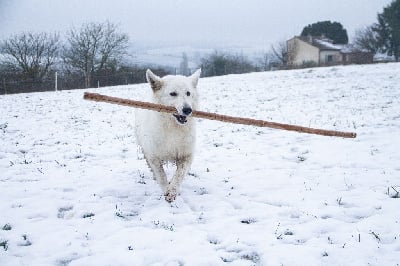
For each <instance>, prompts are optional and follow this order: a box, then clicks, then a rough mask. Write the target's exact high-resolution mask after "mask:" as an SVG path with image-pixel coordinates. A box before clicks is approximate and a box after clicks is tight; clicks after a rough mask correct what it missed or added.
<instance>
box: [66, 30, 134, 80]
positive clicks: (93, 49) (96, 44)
mask: <svg viewBox="0 0 400 266" xmlns="http://www.w3.org/2000/svg"><path fill="white" fill-rule="evenodd" d="M67 40H68V44H67V46H66V47H65V48H64V53H63V59H64V62H65V63H66V64H67V65H68V66H71V67H72V68H73V69H76V70H79V71H82V72H83V74H84V75H85V86H86V87H90V86H91V84H92V78H93V75H94V74H96V73H101V72H102V71H103V70H105V69H107V68H116V67H117V66H118V65H119V64H120V63H121V60H122V57H123V56H124V55H126V54H127V48H128V40H129V39H128V35H126V34H124V33H120V32H119V31H118V26H117V25H115V24H113V23H110V22H105V23H88V24H84V25H83V26H82V27H81V28H80V29H79V30H77V29H75V28H72V29H71V30H70V31H69V32H68V33H67Z"/></svg>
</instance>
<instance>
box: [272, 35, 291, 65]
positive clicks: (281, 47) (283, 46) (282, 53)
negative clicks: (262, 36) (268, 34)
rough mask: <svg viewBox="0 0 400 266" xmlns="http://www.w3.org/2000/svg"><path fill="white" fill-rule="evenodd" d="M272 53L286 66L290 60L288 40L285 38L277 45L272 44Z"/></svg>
mask: <svg viewBox="0 0 400 266" xmlns="http://www.w3.org/2000/svg"><path fill="white" fill-rule="evenodd" d="M271 54H272V55H273V57H274V59H275V60H276V61H279V63H280V64H281V65H282V66H284V67H285V66H286V65H287V62H288V48H287V43H286V41H284V40H283V41H280V42H278V43H277V44H275V45H274V44H272V45H271Z"/></svg>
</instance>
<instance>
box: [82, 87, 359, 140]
mask: <svg viewBox="0 0 400 266" xmlns="http://www.w3.org/2000/svg"><path fill="white" fill-rule="evenodd" d="M83 98H84V99H86V100H91V101H96V102H106V103H113V104H119V105H125V106H130V107H136V108H141V109H147V110H153V111H157V112H164V113H176V109H175V108H174V107H172V106H165V105H161V104H155V103H149V102H141V101H135V100H129V99H123V98H117V97H111V96H106V95H102V94H98V93H90V92H85V94H84V96H83ZM192 116H193V117H197V118H204V119H210V120H217V121H222V122H228V123H234V124H242V125H250V126H257V127H270V128H276V129H283V130H289V131H296V132H301V133H308V134H316V135H322V136H331V137H342V138H355V137H356V136H357V134H356V133H353V132H341V131H334V130H325V129H317V128H309V127H302V126H295V125H288V124H281V123H276V122H268V121H264V120H257V119H251V118H243V117H235V116H228V115H220V114H216V113H208V112H202V111H193V113H192Z"/></svg>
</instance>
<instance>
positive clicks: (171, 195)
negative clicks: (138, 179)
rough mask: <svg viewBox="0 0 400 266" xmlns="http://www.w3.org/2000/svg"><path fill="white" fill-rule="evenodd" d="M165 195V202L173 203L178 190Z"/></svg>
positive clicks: (168, 191) (171, 190)
mask: <svg viewBox="0 0 400 266" xmlns="http://www.w3.org/2000/svg"><path fill="white" fill-rule="evenodd" d="M164 195H165V200H166V201H168V202H169V203H171V202H173V201H174V200H175V199H176V189H168V190H167V191H166V192H165V194H164Z"/></svg>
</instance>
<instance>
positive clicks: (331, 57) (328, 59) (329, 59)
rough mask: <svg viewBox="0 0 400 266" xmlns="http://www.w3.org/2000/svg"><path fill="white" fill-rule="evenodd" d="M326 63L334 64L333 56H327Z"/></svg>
mask: <svg viewBox="0 0 400 266" xmlns="http://www.w3.org/2000/svg"><path fill="white" fill-rule="evenodd" d="M326 62H327V63H332V62H333V55H327V56H326Z"/></svg>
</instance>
